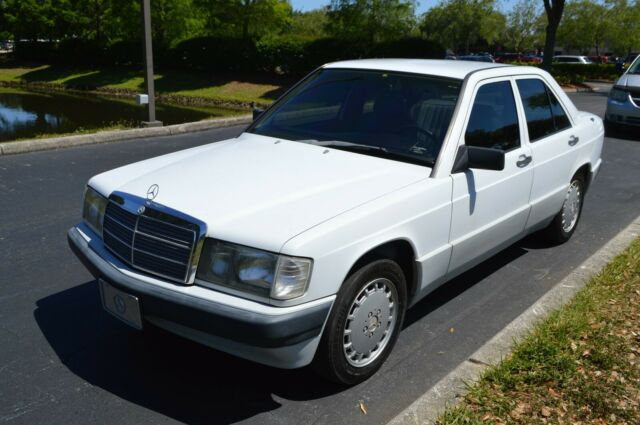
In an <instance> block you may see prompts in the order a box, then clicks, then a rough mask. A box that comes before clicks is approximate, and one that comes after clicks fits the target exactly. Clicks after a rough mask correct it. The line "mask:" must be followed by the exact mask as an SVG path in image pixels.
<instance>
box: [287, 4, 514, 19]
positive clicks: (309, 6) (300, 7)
mask: <svg viewBox="0 0 640 425" xmlns="http://www.w3.org/2000/svg"><path fill="white" fill-rule="evenodd" d="M330 2H331V1H330V0H291V4H292V5H293V8H294V9H295V10H302V11H307V10H313V9H318V8H319V7H322V6H326V5H328V4H329V3H330ZM438 3H439V0H420V1H419V4H418V9H417V13H418V15H421V14H422V13H424V12H426V11H427V10H428V9H429V8H431V7H433V6H435V5H436V4H438ZM513 3H515V0H502V1H500V4H501V5H502V8H503V9H505V10H508V9H509V8H510V6H511V5H513Z"/></svg>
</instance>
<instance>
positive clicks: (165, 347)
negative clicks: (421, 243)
mask: <svg viewBox="0 0 640 425" xmlns="http://www.w3.org/2000/svg"><path fill="white" fill-rule="evenodd" d="M571 97H572V99H573V100H574V101H575V102H576V104H577V105H578V107H579V108H580V109H584V110H588V111H591V112H594V113H597V114H599V115H600V116H602V115H603V114H604V107H605V102H606V94H603V93H597V92H596V93H577V94H572V95H571ZM240 131H241V128H239V127H236V128H227V129H218V130H210V131H207V132H203V133H197V134H189V135H181V136H174V137H167V138H162V139H155V140H146V141H145V140H138V141H128V142H120V143H112V144H106V145H95V146H84V147H78V148H71V149H66V150H60V151H50V152H39V153H33V154H23V155H16V156H6V157H0V219H1V220H0V347H1V348H0V422H9V423H24V424H44V423H46V424H51V423H60V424H62V423H64V424H87V423H114V422H117V423H139V424H157V423H176V422H185V423H202V424H205V423H206V424H226V423H236V422H241V423H245V424H301V423H304V424H307V423H316V424H357V423H367V424H382V423H385V422H386V421H387V420H389V419H391V418H393V417H394V416H395V415H396V414H398V413H399V412H400V411H402V410H403V409H404V408H405V407H406V406H408V405H409V404H410V403H411V402H412V401H413V400H414V399H415V398H416V397H417V396H418V395H419V394H421V393H422V392H424V391H425V390H426V389H428V388H430V387H431V386H432V385H433V384H435V383H436V382H437V381H438V380H439V379H441V378H442V377H443V376H445V375H446V374H447V373H448V372H449V371H450V370H452V369H453V368H454V367H455V366H456V365H458V364H459V363H460V362H462V361H464V360H465V359H466V358H468V356H469V355H470V354H471V353H473V352H474V351H475V350H476V349H477V348H478V347H479V346H480V345H482V344H483V343H484V342H485V341H487V340H488V339H490V338H491V337H492V336H493V335H495V334H496V333H497V332H498V331H499V330H500V329H502V327H504V326H505V325H506V324H508V323H509V322H510V321H511V320H513V319H514V318H515V317H517V316H518V315H519V314H520V313H521V312H522V311H523V310H525V309H526V308H527V307H528V306H530V305H531V304H532V303H533V302H535V301H536V300H537V299H538V298H539V297H540V296H541V295H543V294H544V293H545V292H546V291H547V290H548V289H549V288H551V287H552V286H553V285H554V284H555V283H556V282H558V281H559V280H560V279H562V278H563V277H564V276H566V275H567V274H568V273H569V272H570V271H571V270H572V269H573V268H575V267H577V266H578V265H579V264H580V263H581V262H582V261H583V260H585V259H586V258H588V257H589V256H590V255H591V254H592V253H593V252H595V251H597V250H598V248H600V247H601V246H602V245H604V243H606V242H607V241H608V240H609V239H610V238H611V237H613V236H614V235H615V234H616V233H617V232H618V231H620V230H621V229H623V228H624V227H626V226H627V225H628V224H629V223H630V222H631V221H632V220H633V219H634V218H636V217H637V216H638V214H639V213H640V135H637V134H636V135H635V136H633V135H631V133H630V132H629V133H627V134H623V135H621V136H623V137H624V138H607V139H606V141H605V148H604V152H603V158H604V164H603V167H602V171H601V174H600V176H599V177H598V179H597V181H596V182H595V183H594V185H593V186H592V188H591V190H590V192H589V193H588V195H587V199H586V201H585V209H584V213H583V217H582V221H581V223H580V225H579V227H578V229H577V231H576V234H575V235H574V237H573V239H572V240H571V241H570V242H569V243H567V244H565V245H562V246H559V247H549V246H547V245H545V244H543V243H542V242H541V241H539V240H538V239H537V238H536V237H535V236H534V237H529V238H527V239H525V240H523V241H521V242H519V243H517V244H515V245H513V246H512V247H510V248H508V249H506V250H505V251H503V252H501V253H499V254H498V255H496V256H495V257H493V258H492V259H491V260H489V261H487V262H485V263H483V264H482V265H480V266H478V267H476V268H475V269H473V270H471V271H469V272H467V273H465V274H464V275H463V276H461V277H459V278H457V279H455V280H454V281H452V282H449V283H448V284H447V285H445V286H444V287H443V288H441V289H439V290H438V291H436V292H435V293H434V294H433V295H432V296H430V297H428V298H427V299H425V300H423V301H422V302H420V303H419V304H418V305H417V306H416V307H415V308H413V309H412V310H410V311H409V313H408V316H407V321H406V325H405V329H404V330H403V332H402V334H401V335H400V338H399V340H398V345H397V346H396V348H395V350H394V352H393V353H392V355H391V356H390V358H389V360H388V361H387V363H386V364H385V365H384V367H383V368H382V370H381V371H380V372H379V373H378V374H377V375H376V376H375V377H373V378H372V379H370V380H369V381H367V382H365V383H363V384H361V385H359V386H356V387H353V388H350V389H344V388H340V387H336V386H334V385H331V384H328V383H325V382H323V381H321V380H320V379H319V378H317V377H316V376H315V375H314V374H313V373H312V372H311V371H309V370H307V369H302V370H297V371H282V370H277V369H272V368H268V367H265V366H261V365H257V364H254V363H251V362H248V361H244V360H240V359H236V358H234V357H232V356H229V355H226V354H223V353H219V352H217V351H215V350H212V349H209V348H206V347H203V346H200V345H198V344H195V343H192V342H190V341H187V340H184V339H182V338H180V337H177V336H174V335H171V334H168V333H165V332H163V331H160V330H154V329H150V330H149V332H142V333H141V332H138V331H135V330H132V329H129V328H127V327H126V326H124V325H122V324H120V323H119V322H117V321H115V320H114V319H112V318H111V317H110V316H108V315H107V314H106V313H104V312H103V311H102V309H101V306H100V302H99V299H98V288H97V285H96V283H95V282H94V281H93V280H92V278H91V276H90V275H89V273H88V272H87V271H86V270H85V269H84V268H83V267H82V266H81V264H80V263H79V261H77V260H76V258H75V257H74V256H73V254H72V253H71V252H70V250H69V249H68V248H67V243H66V231H67V229H68V228H69V227H70V226H72V225H73V224H75V223H76V222H77V221H79V218H80V209H81V202H82V192H83V188H84V185H85V182H86V180H87V179H88V178H89V177H90V176H92V175H94V174H97V173H99V172H101V171H105V170H108V169H111V168H114V167H117V166H119V165H123V164H126V163H129V162H133V161H137V160H141V159H144V158H148V157H152V156H157V155H160V154H163V153H167V152H172V151H175V150H179V149H182V148H186V147H190V146H195V145H198V144H203V143H208V142H211V141H216V140H222V139H224V138H228V137H231V136H233V135H235V134H237V133H238V132H240ZM452 330H453V331H452ZM360 402H362V403H363V404H364V405H365V406H366V409H367V415H366V416H365V415H364V414H363V413H362V411H361V410H360V408H359V405H360Z"/></svg>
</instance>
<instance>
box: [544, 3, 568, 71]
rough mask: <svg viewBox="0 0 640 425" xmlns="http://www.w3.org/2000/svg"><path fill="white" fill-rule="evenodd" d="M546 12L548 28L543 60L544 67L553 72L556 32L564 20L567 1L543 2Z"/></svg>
mask: <svg viewBox="0 0 640 425" xmlns="http://www.w3.org/2000/svg"><path fill="white" fill-rule="evenodd" d="M543 1H544V11H545V13H546V14H547V28H546V31H545V40H544V58H543V60H542V67H543V68H544V69H546V70H547V71H550V70H551V62H552V61H553V55H554V52H555V45H556V32H557V31H558V26H559V25H560V20H561V19H562V12H564V3H565V0H543Z"/></svg>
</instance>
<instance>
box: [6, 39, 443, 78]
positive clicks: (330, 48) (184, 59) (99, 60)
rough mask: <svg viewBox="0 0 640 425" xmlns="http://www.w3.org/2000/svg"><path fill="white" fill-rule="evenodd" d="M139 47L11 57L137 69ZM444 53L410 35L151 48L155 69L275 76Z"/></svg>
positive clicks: (71, 46) (54, 46) (27, 48)
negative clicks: (352, 61)
mask: <svg viewBox="0 0 640 425" xmlns="http://www.w3.org/2000/svg"><path fill="white" fill-rule="evenodd" d="M141 49H142V47H141V44H140V43H138V42H129V41H120V42H116V43H113V44H110V45H106V46H100V45H97V44H95V43H93V42H91V41H84V40H80V39H69V40H63V41H60V42H21V43H17V45H16V48H15V56H16V58H17V59H19V60H23V61H30V62H48V63H57V64H69V65H85V66H118V65H132V66H139V65H140V64H141V62H142V51H141ZM444 54H445V49H444V48H442V46H440V45H438V44H437V43H434V42H432V41H429V40H425V39H422V38H419V37H410V38H404V39H399V40H394V41H390V42H385V43H367V42H365V41H361V40H344V39H338V38H321V39H307V38H303V37H293V36H272V37H268V38H264V39H262V40H260V41H257V42H256V41H252V40H242V39H237V38H218V37H198V38H193V39H189V40H185V41H183V42H181V43H179V44H178V45H176V46H175V47H173V48H171V49H157V48H156V49H154V57H155V61H156V64H157V65H158V66H159V67H166V68H182V69H197V70H200V71H208V72H247V73H255V72H262V73H278V74H289V75H294V76H300V75H303V74H306V73H307V72H309V71H311V70H312V69H314V68H316V67H318V66H320V65H322V64H324V63H327V62H333V61H337V60H344V59H358V58H364V57H369V58H371V57H374V58H385V57H394V58H443V57H444Z"/></svg>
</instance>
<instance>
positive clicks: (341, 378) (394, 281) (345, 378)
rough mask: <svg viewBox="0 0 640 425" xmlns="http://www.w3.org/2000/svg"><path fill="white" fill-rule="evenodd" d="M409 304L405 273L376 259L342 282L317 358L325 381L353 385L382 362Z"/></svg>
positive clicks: (395, 337) (316, 361) (374, 370)
mask: <svg viewBox="0 0 640 425" xmlns="http://www.w3.org/2000/svg"><path fill="white" fill-rule="evenodd" d="M406 304H407V290H406V282H405V277H404V273H403V272H402V269H401V268H400V266H398V264H397V263H395V262H394V261H391V260H378V261H374V262H372V263H370V264H368V265H366V266H364V267H362V268H361V269H360V270H358V271H356V272H355V273H354V274H352V275H351V276H350V277H349V278H348V279H347V280H346V281H345V282H344V284H343V285H342V288H341V289H340V291H339V293H338V296H337V298H336V301H335V305H334V307H333V309H332V311H331V314H330V315H329V319H328V321H327V324H326V326H325V331H324V333H323V336H322V339H321V341H320V346H319V347H318V352H317V353H316V358H315V360H314V366H315V368H316V370H317V371H318V372H319V373H320V374H322V375H323V376H324V377H326V378H327V379H329V380H331V381H334V382H338V383H341V384H346V385H355V384H358V383H360V382H362V381H365V380H366V379H368V378H369V377H371V376H372V375H373V374H374V373H376V371H377V370H378V369H379V368H380V366H382V363H384V361H385V360H386V358H387V357H388V356H389V353H390V352H391V350H392V348H393V346H394V345H395V342H396V340H397V338H398V334H399V333H400V329H401V327H402V322H403V320H404V315H405V310H406Z"/></svg>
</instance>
